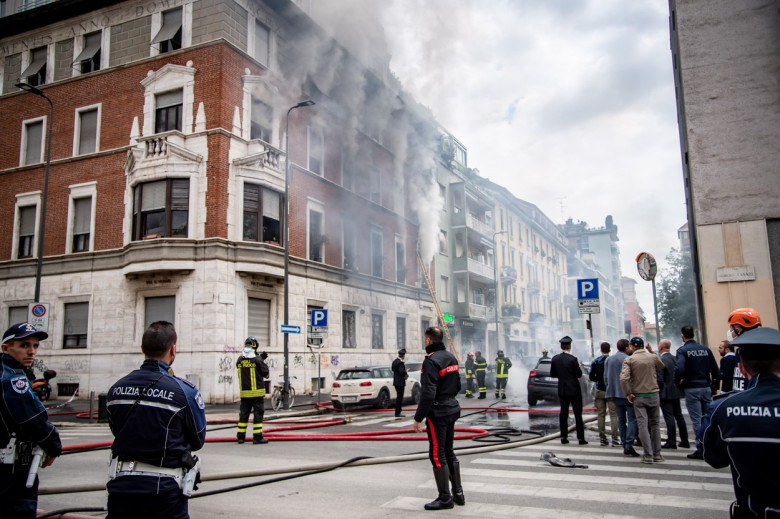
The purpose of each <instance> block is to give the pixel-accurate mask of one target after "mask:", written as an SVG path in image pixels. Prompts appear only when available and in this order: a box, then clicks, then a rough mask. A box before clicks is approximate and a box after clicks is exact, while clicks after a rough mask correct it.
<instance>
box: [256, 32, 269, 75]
mask: <svg viewBox="0 0 780 519" xmlns="http://www.w3.org/2000/svg"><path fill="white" fill-rule="evenodd" d="M270 42H271V31H270V30H269V29H268V27H266V26H265V25H263V24H262V23H260V22H258V21H255V59H256V60H257V61H259V62H260V64H261V65H263V66H264V67H267V66H268V62H269V59H268V58H269V55H270V52H269V51H270V49H271V45H270Z"/></svg>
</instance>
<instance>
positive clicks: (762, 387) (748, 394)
mask: <svg viewBox="0 0 780 519" xmlns="http://www.w3.org/2000/svg"><path fill="white" fill-rule="evenodd" d="M755 378H757V380H756V381H755V382H756V383H755V385H753V386H752V387H750V389H747V390H745V391H739V392H736V393H733V394H732V395H731V396H728V397H726V398H724V399H723V400H721V401H720V402H719V405H718V406H717V408H716V409H715V411H714V412H713V414H712V419H711V420H710V424H709V426H708V427H707V428H706V429H705V431H704V459H705V461H706V462H707V463H709V464H710V465H712V466H713V467H715V468H722V467H725V466H727V465H729V464H731V475H732V478H733V480H734V493H735V494H736V497H737V502H738V503H739V504H740V505H742V506H747V507H749V508H750V510H752V511H753V513H755V514H757V515H758V516H759V517H764V511H765V510H766V509H767V508H773V509H777V511H778V513H780V464H778V460H780V377H778V376H777V375H773V374H771V373H762V374H760V375H757V376H756V377H755ZM751 382H753V381H751Z"/></svg>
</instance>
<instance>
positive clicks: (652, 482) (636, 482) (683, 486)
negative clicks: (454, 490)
mask: <svg viewBox="0 0 780 519" xmlns="http://www.w3.org/2000/svg"><path fill="white" fill-rule="evenodd" d="M637 465H639V463H637ZM563 470H580V469H562V471H561V472H556V473H548V472H522V471H509V470H492V469H473V468H464V467H463V465H461V474H463V475H467V476H477V477H483V478H507V479H528V480H533V481H555V482H557V483H563V482H567V483H584V484H587V485H589V487H590V488H593V487H596V486H607V485H615V486H616V488H618V487H619V488H622V489H624V490H625V489H626V488H628V487H637V488H644V489H646V488H659V489H666V488H672V487H673V488H675V489H679V490H706V491H713V492H728V493H729V494H730V493H731V492H732V491H733V487H732V486H731V485H726V484H720V483H703V482H696V481H676V480H675V481H661V480H659V479H651V478H642V477H640V476H641V467H639V466H637V467H636V471H635V475H634V477H632V478H630V479H627V478H626V477H625V476H619V477H609V476H594V475H591V474H582V471H580V472H579V473H577V474H574V473H570V472H563Z"/></svg>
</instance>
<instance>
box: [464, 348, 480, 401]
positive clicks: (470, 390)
mask: <svg viewBox="0 0 780 519" xmlns="http://www.w3.org/2000/svg"><path fill="white" fill-rule="evenodd" d="M476 378H477V375H476V373H475V372H474V353H473V352H468V353H467V354H466V398H474V380H475V379H476Z"/></svg>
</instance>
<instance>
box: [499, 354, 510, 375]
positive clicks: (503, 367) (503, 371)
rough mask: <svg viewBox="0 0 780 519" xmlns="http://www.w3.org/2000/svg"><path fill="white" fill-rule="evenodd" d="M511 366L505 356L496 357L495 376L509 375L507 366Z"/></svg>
mask: <svg viewBox="0 0 780 519" xmlns="http://www.w3.org/2000/svg"><path fill="white" fill-rule="evenodd" d="M511 367H512V361H511V360H509V359H507V358H506V357H498V358H497V359H496V378H507V377H508V376H509V368H511Z"/></svg>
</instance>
